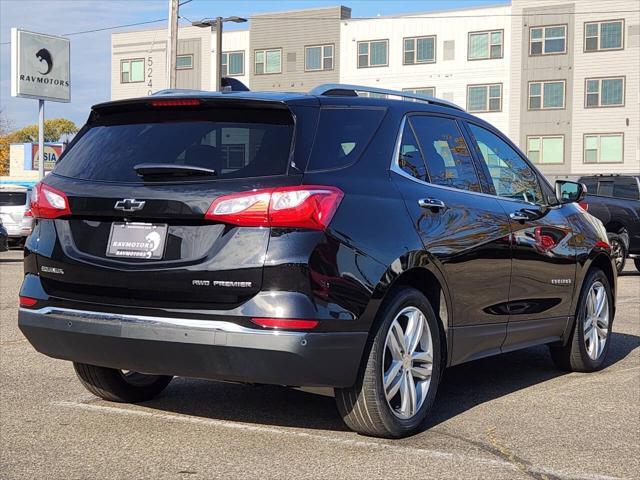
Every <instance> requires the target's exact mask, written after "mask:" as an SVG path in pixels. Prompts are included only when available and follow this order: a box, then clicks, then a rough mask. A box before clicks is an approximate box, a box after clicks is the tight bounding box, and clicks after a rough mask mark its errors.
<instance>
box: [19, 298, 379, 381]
mask: <svg viewBox="0 0 640 480" xmlns="http://www.w3.org/2000/svg"><path fill="white" fill-rule="evenodd" d="M18 324H19V327H20V330H22V333H23V334H24V335H25V336H26V337H27V339H28V340H29V342H31V344H32V345H33V346H34V347H35V349H36V350H38V351H39V352H41V353H44V354H45V355H48V356H50V357H54V358H60V359H63V360H71V361H75V362H80V363H87V364H90V365H99V366H104V367H110V368H117V369H123V370H134V371H138V372H144V373H153V374H164V375H180V376H185V377H197V378H207V379H215V380H227V381H237V382H249V383H267V384H277V385H291V386H324V387H348V386H351V385H353V384H354V383H355V380H356V376H357V373H358V368H359V365H360V359H361V356H362V352H363V350H364V345H365V343H366V340H367V333H366V332H339V333H338V332H336V333H306V332H274V331H266V330H255V329H250V328H245V327H242V326H240V325H238V324H235V323H231V322H224V321H210V320H194V319H179V318H165V317H144V316H134V315H119V314H105V313H101V312H87V311H80V310H69V309H62V308H53V307H47V308H42V309H40V310H29V309H25V308H21V309H20V312H19V315H18Z"/></svg>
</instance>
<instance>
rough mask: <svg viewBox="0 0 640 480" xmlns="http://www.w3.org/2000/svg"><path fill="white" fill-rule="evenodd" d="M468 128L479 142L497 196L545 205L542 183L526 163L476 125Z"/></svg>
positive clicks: (514, 152)
mask: <svg viewBox="0 0 640 480" xmlns="http://www.w3.org/2000/svg"><path fill="white" fill-rule="evenodd" d="M469 128H470V129H471V132H472V133H473V136H474V137H475V140H476V142H477V149H478V153H479V154H480V156H481V157H482V159H483V160H484V162H485V164H486V166H487V170H488V172H489V175H490V177H491V180H492V182H493V186H494V188H495V190H496V195H498V196H500V197H505V198H512V199H515V200H521V201H524V202H529V203H538V204H540V203H543V196H542V190H541V188H540V182H539V181H538V177H537V175H536V174H535V172H534V171H533V169H532V168H531V167H530V166H529V164H527V162H526V161H525V160H524V159H523V158H522V157H521V156H520V155H519V154H518V152H516V151H515V150H514V149H513V148H511V147H510V146H509V144H508V143H507V142H505V141H504V140H502V139H501V138H500V137H498V136H497V135H495V134H493V133H491V132H490V131H488V130H486V129H484V128H482V127H479V126H477V125H474V124H469Z"/></svg>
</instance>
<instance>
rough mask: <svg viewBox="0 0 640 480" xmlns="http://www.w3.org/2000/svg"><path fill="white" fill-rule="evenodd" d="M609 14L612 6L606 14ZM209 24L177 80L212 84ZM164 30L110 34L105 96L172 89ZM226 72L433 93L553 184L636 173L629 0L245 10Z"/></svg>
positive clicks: (262, 83) (187, 44)
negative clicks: (245, 24)
mask: <svg viewBox="0 0 640 480" xmlns="http://www.w3.org/2000/svg"><path fill="white" fill-rule="evenodd" d="M608 12H611V13H608ZM214 35H215V32H211V31H210V29H208V28H204V29H203V28H196V27H183V28H180V29H179V47H178V62H177V68H178V77H177V85H178V87H179V88H201V89H212V88H213V85H214V83H215V81H214V79H215V74H216V71H215V69H216V65H215V61H214V58H215V51H214V50H213V49H214V45H215V39H214V37H213V36H214ZM165 59H166V30H165V29H155V30H145V31H139V32H127V33H117V34H113V36H112V76H111V78H112V88H111V91H112V98H113V99H117V98H125V97H132V96H140V95H148V94H150V93H152V92H154V91H157V90H160V89H163V88H167V82H166V62H165ZM222 69H223V71H222V74H223V75H224V76H231V77H235V78H237V79H239V80H240V81H242V82H243V83H244V84H245V85H247V86H248V87H249V88H251V89H252V90H287V91H308V90H310V89H311V88H313V87H314V86H316V85H319V84H322V83H337V82H341V83H351V84H360V85H366V86H372V87H380V88H385V89H395V90H405V91H408V92H413V93H416V94H423V95H432V96H437V97H440V98H444V99H446V100H449V101H452V102H454V103H457V104H459V105H461V106H463V107H464V108H465V109H467V111H469V112H471V113H473V114H475V115H478V116H479V117H481V118H484V119H485V120H487V121H489V122H491V123H492V124H494V125H495V126H497V127H498V128H500V129H501V130H502V131H504V132H505V133H506V134H507V135H509V136H510V137H511V138H512V139H513V140H514V142H515V143H517V144H518V145H519V146H520V147H521V148H522V150H524V151H526V152H527V154H528V156H529V158H531V159H532V161H534V162H535V163H537V164H538V165H539V166H540V168H541V170H542V171H543V172H544V173H545V174H546V175H548V176H549V177H550V178H560V177H576V176H579V175H582V174H591V173H609V172H618V173H624V172H630V173H632V172H635V173H637V172H640V14H639V13H638V12H637V4H636V3H635V2H633V1H631V0H626V1H625V0H609V1H608V2H606V8H605V7H604V6H603V4H602V2H601V1H600V2H598V1H595V0H581V1H580V2H577V1H573V2H571V1H561V0H537V1H536V2H530V1H527V0H513V1H512V3H511V4H510V5H499V6H491V7H484V8H473V9H463V10H448V11H441V12H423V13H415V14H404V15H393V16H380V17H375V18H366V19H364V18H352V16H351V9H350V8H348V7H344V6H338V7H331V8H314V9H304V10H296V11H289V12H277V13H264V14H258V15H252V16H251V17H250V22H249V28H248V29H245V30H228V31H225V33H224V34H223V45H222Z"/></svg>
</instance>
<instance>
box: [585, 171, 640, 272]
mask: <svg viewBox="0 0 640 480" xmlns="http://www.w3.org/2000/svg"><path fill="white" fill-rule="evenodd" d="M578 181H579V182H581V183H584V184H585V185H586V186H587V192H589V193H588V194H587V196H586V197H585V199H584V202H583V203H582V204H581V205H583V207H586V208H587V209H588V211H589V213H590V214H591V215H593V216H594V217H597V218H598V219H600V221H601V222H602V223H603V224H604V226H605V228H606V229H607V235H608V236H609V243H610V244H611V248H612V251H613V252H612V253H613V255H614V257H615V259H616V266H617V268H618V273H620V272H621V271H622V269H623V268H624V264H625V262H626V259H627V257H628V258H632V259H633V260H634V262H635V265H636V269H638V271H640V175H594V176H588V177H581V178H580V180H578Z"/></svg>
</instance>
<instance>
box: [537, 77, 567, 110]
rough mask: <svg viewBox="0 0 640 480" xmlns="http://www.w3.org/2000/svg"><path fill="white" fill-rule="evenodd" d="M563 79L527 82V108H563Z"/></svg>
mask: <svg viewBox="0 0 640 480" xmlns="http://www.w3.org/2000/svg"><path fill="white" fill-rule="evenodd" d="M564 91H565V81H564V80H554V81H548V82H530V83H529V110H547V109H553V108H564Z"/></svg>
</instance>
